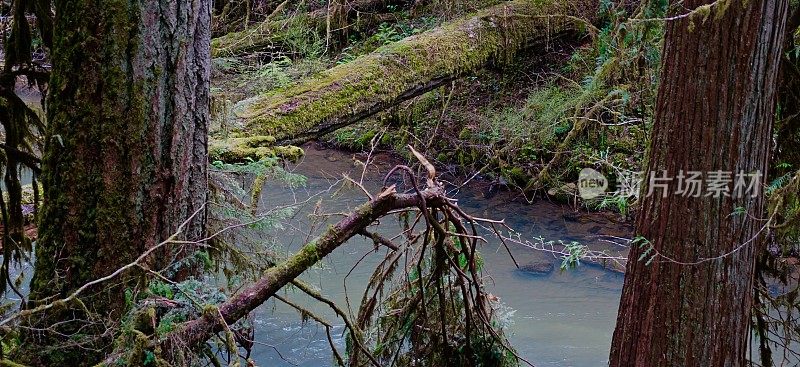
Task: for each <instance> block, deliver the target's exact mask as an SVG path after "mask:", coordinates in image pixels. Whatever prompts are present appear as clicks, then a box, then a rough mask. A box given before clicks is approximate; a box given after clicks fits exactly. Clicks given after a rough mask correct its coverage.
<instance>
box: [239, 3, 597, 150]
mask: <svg viewBox="0 0 800 367" xmlns="http://www.w3.org/2000/svg"><path fill="white" fill-rule="evenodd" d="M597 5H598V2H597V1H596V0H573V1H569V2H567V1H554V0H515V1H511V2H507V3H503V4H500V5H496V6H493V7H490V8H487V9H484V10H482V11H479V12H478V13H477V14H475V15H473V16H469V17H466V18H462V19H459V20H456V21H453V22H450V23H447V24H445V25H443V26H441V27H439V28H436V29H433V30H431V31H428V32H425V33H422V34H419V35H415V36H411V37H408V38H406V39H404V40H401V41H399V42H395V43H392V44H389V45H386V46H383V47H381V48H379V49H377V50H376V51H374V52H372V53H370V54H368V55H364V56H361V57H359V58H357V59H356V60H353V61H351V62H350V63H347V64H343V65H339V66H336V67H334V68H332V69H329V70H327V71H325V72H322V73H320V74H319V75H317V76H315V77H312V78H310V79H307V80H305V81H301V82H300V83H298V84H296V85H294V86H292V87H289V88H287V89H285V90H283V91H280V92H277V93H267V94H262V95H258V96H255V97H252V98H249V99H246V100H244V101H242V102H240V103H239V104H237V106H236V107H235V108H234V114H235V115H236V121H235V122H236V123H235V125H238V127H237V129H238V130H239V132H238V133H239V134H241V135H243V136H253V135H269V136H273V137H275V144H278V145H281V144H297V143H300V142H302V141H304V140H307V139H310V138H313V137H314V136H318V135H320V134H324V133H327V132H330V131H333V130H335V129H337V128H340V127H343V126H346V125H349V124H352V123H354V122H356V121H359V120H361V119H363V118H366V117H369V116H371V115H373V114H375V113H377V112H380V111H382V110H384V109H387V108H389V107H392V106H394V105H397V104H399V103H401V102H403V101H406V100H408V99H410V98H413V97H415V96H418V95H420V94H422V93H425V92H427V91H429V90H432V89H434V88H436V87H438V86H440V85H442V84H444V83H447V82H449V81H450V80H452V79H453V78H457V77H459V76H461V75H464V74H465V73H468V72H471V71H474V70H476V69H479V68H481V67H483V66H484V65H486V64H488V63H490V62H494V63H500V64H502V63H506V62H508V61H510V60H511V59H512V58H513V57H514V55H515V54H516V52H517V51H519V50H520V49H522V48H524V47H526V46H536V45H543V44H545V43H546V42H548V40H549V39H551V38H552V37H553V36H554V35H557V34H563V33H565V32H575V31H582V30H583V28H585V27H586V23H584V22H583V21H581V20H580V19H586V20H587V21H588V22H591V21H592V20H593V19H594V18H595V17H596V14H597Z"/></svg>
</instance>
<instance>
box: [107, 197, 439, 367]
mask: <svg viewBox="0 0 800 367" xmlns="http://www.w3.org/2000/svg"><path fill="white" fill-rule="evenodd" d="M446 203H447V198H446V196H445V194H444V191H443V190H442V189H441V188H440V187H438V186H437V187H429V188H427V189H425V190H423V191H421V192H420V193H419V195H417V194H398V193H396V192H395V190H394V187H390V188H387V189H384V190H383V191H382V192H381V193H380V194H378V195H377V196H376V197H375V199H374V200H371V201H369V202H367V203H365V204H363V205H361V206H359V207H358V208H357V209H356V210H355V211H354V212H353V213H351V214H350V215H349V216H347V217H346V218H345V219H343V220H341V221H340V222H339V223H337V224H336V225H333V226H330V227H328V229H327V230H326V231H325V232H324V233H323V234H322V235H321V236H319V237H318V238H316V239H315V240H313V241H311V242H309V243H308V244H306V245H305V246H304V247H303V248H302V249H301V250H300V251H299V252H298V253H297V254H295V255H293V256H291V257H290V258H289V259H288V260H286V261H285V262H283V263H281V264H279V265H277V266H275V267H273V268H270V269H269V270H267V271H266V273H265V274H264V276H262V277H261V279H260V280H259V281H258V282H256V283H255V284H253V285H251V286H249V287H247V288H245V289H243V290H242V291H240V292H239V293H238V294H236V295H235V296H233V297H231V298H230V299H229V300H228V301H226V302H225V303H223V304H221V305H219V307H218V308H217V307H213V310H211V309H208V310H206V312H204V314H203V316H201V317H199V318H197V319H194V320H191V321H188V322H185V323H183V324H180V325H177V326H176V328H175V329H174V331H172V332H170V333H169V334H167V335H166V336H165V337H164V338H161V339H160V340H158V341H153V342H151V345H150V347H151V348H152V349H153V350H161V351H165V352H167V353H169V354H173V353H174V354H176V355H174V356H167V357H168V359H172V358H180V353H176V352H177V351H178V350H180V349H181V348H189V349H191V350H199V348H200V347H201V346H202V345H203V344H204V343H205V342H206V341H207V340H208V339H209V338H210V337H211V336H213V335H214V334H216V333H217V332H220V331H223V330H224V327H225V325H229V324H233V323H235V322H236V321H238V320H239V319H241V318H243V317H245V316H246V315H247V314H248V313H250V312H251V311H253V310H254V309H255V308H256V307H258V306H259V305H261V304H262V303H264V302H265V301H266V300H267V299H269V298H270V297H272V296H273V295H275V293H276V292H277V291H278V290H280V289H281V288H283V287H284V286H285V285H286V284H289V283H290V282H292V281H293V280H294V279H295V278H297V277H298V276H299V275H300V274H302V273H303V272H304V271H305V270H306V269H308V268H310V267H312V266H314V264H316V263H317V262H318V261H319V260H321V259H322V258H324V257H325V256H326V255H328V254H330V253H331V252H332V251H333V250H334V249H336V248H337V247H339V246H340V245H342V244H343V243H345V242H346V241H347V240H348V239H350V238H351V237H353V236H355V235H356V234H358V233H359V232H361V231H363V230H364V229H365V228H366V227H368V226H369V225H371V224H372V223H373V222H374V221H375V220H377V219H378V218H380V217H382V216H384V215H386V214H387V213H389V212H391V211H394V210H399V209H405V208H412V207H421V206H423V205H427V206H428V207H441V206H444V205H446ZM220 315H221V317H220ZM116 355H117V356H119V354H116ZM112 361H113V359H111V360H106V362H107V363H108V364H110V363H111V362H112Z"/></svg>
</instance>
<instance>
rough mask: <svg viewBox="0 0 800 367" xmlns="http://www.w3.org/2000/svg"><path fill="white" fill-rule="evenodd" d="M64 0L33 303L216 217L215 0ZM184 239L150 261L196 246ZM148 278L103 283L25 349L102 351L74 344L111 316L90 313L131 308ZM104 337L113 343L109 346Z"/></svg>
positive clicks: (83, 360)
mask: <svg viewBox="0 0 800 367" xmlns="http://www.w3.org/2000/svg"><path fill="white" fill-rule="evenodd" d="M55 7H56V17H55V21H54V37H53V50H52V51H53V52H52V53H53V70H52V78H51V81H50V83H51V87H50V90H51V93H50V95H49V97H48V111H47V116H48V120H49V125H48V132H47V136H46V147H45V152H44V158H43V170H42V176H41V177H42V184H43V186H44V195H45V205H44V207H43V210H42V217H41V223H40V225H39V228H40V231H39V240H38V243H37V246H36V268H35V273H34V276H33V279H32V282H31V295H30V302H29V306H33V305H36V304H37V303H41V302H49V301H52V300H53V298H52V297H57V298H60V297H64V296H66V295H68V294H69V293H70V292H71V291H73V290H75V289H76V288H77V287H79V286H81V285H83V284H85V283H88V282H89V281H91V280H94V279H97V278H99V277H102V276H105V275H107V274H109V273H111V272H113V271H114V270H116V269H118V268H120V267H121V266H122V265H124V264H127V263H129V262H132V261H133V260H134V259H135V258H136V257H137V256H138V255H139V254H141V253H142V252H144V251H145V250H146V249H147V248H149V247H152V246H154V245H156V244H158V243H159V242H160V241H162V240H164V239H166V238H168V237H169V236H170V235H171V234H173V232H175V231H176V229H177V228H178V226H179V225H181V224H182V223H183V222H187V221H188V224H187V225H186V226H185V227H184V230H183V231H182V234H181V238H183V239H189V240H192V239H198V238H199V237H200V236H201V235H202V232H203V229H204V224H205V215H204V212H203V210H202V209H203V206H204V203H205V202H206V195H207V194H206V192H207V187H206V183H207V182H206V166H207V158H206V155H207V133H208V131H207V126H208V121H209V78H210V18H211V2H210V1H209V0H180V1H166V0H113V1H112V0H103V1H99V2H98V1H89V0H58V1H55ZM195 212H199V214H197V215H195V216H192V214H193V213H195ZM177 248H178V246H175V248H173V249H170V250H168V251H169V253H161V254H160V255H161V256H157V258H159V259H160V260H159V261H151V262H150V263H149V265H150V266H151V267H154V268H155V267H159V266H162V265H164V264H165V262H166V261H164V260H170V259H175V258H180V257H181V256H183V255H186V253H185V252H186V251H185V250H184V251H183V253H181V251H179V250H177ZM167 255H168V256H167ZM137 279H138V278H137V277H136V275H135V274H129V275H127V276H125V277H123V278H122V279H121V281H119V280H118V281H115V282H112V283H105V284H103V286H102V287H101V288H98V289H93V290H91V291H92V292H89V293H91V295H88V296H86V297H84V298H83V301H84V304H85V305H86V307H87V308H88V310H83V309H80V308H78V307H77V306H74V305H65V307H63V308H59V309H56V310H55V311H53V312H49V313H48V314H46V315H43V316H41V317H38V315H37V317H36V320H29V323H31V324H33V326H36V327H37V328H47V330H45V331H38V332H27V333H26V335H24V338H25V339H24V342H23V346H24V347H23V349H24V350H27V351H28V353H23V355H27V356H29V357H30V356H34V357H33V358H27V359H28V361H29V362H32V363H33V364H39V365H42V364H43V365H65V366H66V365H85V364H87V363H88V362H90V361H92V360H93V359H94V358H96V357H99V355H94V356H92V355H91V353H89V354H90V355H89V356H87V352H88V351H87V350H85V349H81V348H80V347H77V346H75V345H74V342H76V341H82V340H92V337H97V336H98V335H96V334H98V333H102V332H104V331H105V329H106V327H107V326H108V325H97V324H88V323H87V321H86V320H84V321H81V319H82V318H85V317H86V316H88V315H94V316H95V317H97V316H99V317H100V318H99V319H100V320H103V321H105V322H107V321H108V320H114V319H116V320H119V316H120V315H121V314H122V313H123V312H124V311H125V309H124V308H125V307H124V306H125V293H126V291H127V290H132V289H135V286H136V281H137ZM85 311H88V314H87V313H86V312H85ZM64 316H68V317H64ZM73 318H77V319H78V320H73V321H65V320H72V319H73ZM93 320H98V319H97V318H95V319H93ZM55 321H62V322H63V323H61V324H59V325H58V326H55V325H53V323H54V322H55ZM64 321H65V322H64ZM51 331H57V332H59V333H62V334H66V335H68V336H63V335H59V334H56V333H53V332H51ZM69 335H73V337H72V338H70V337H69ZM100 340H101V341H107V340H105V339H103V338H100ZM66 341H71V342H72V343H69V344H61V343H62V342H66ZM92 344H93V346H95V347H100V348H101V351H100V353H102V352H103V351H102V348H103V347H107V346H108V344H98V343H97V342H93V343H92Z"/></svg>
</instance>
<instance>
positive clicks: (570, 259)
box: [561, 241, 589, 270]
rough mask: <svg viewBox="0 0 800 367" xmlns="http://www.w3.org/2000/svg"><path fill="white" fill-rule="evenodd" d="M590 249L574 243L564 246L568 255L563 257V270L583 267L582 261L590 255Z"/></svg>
mask: <svg viewBox="0 0 800 367" xmlns="http://www.w3.org/2000/svg"><path fill="white" fill-rule="evenodd" d="M588 249H589V248H588V247H586V245H582V244H580V243H578V242H575V241H572V242H569V243H566V244H564V252H566V253H567V254H566V255H563V256H561V270H570V269H574V268H576V267H578V266H580V265H581V259H583V258H584V256H586V254H587V253H588Z"/></svg>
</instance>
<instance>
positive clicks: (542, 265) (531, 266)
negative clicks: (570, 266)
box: [519, 261, 554, 275]
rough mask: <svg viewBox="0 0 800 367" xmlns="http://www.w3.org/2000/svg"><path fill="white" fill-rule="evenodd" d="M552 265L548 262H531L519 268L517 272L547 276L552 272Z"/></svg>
mask: <svg viewBox="0 0 800 367" xmlns="http://www.w3.org/2000/svg"><path fill="white" fill-rule="evenodd" d="M553 268H554V266H553V263H552V262H550V261H531V262H529V263H527V264H523V265H520V266H519V271H521V272H524V273H526V274H532V275H547V274H550V273H551V272H553Z"/></svg>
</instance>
